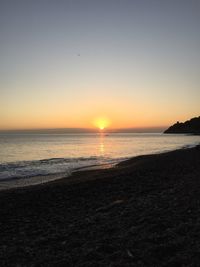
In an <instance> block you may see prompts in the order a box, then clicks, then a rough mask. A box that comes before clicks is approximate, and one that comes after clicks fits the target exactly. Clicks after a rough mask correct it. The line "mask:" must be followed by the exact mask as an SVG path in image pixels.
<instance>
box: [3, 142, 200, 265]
mask: <svg viewBox="0 0 200 267" xmlns="http://www.w3.org/2000/svg"><path fill="white" fill-rule="evenodd" d="M199 192H200V146H196V147H194V148H188V149H179V150H175V151H172V152H166V153H162V154H155V155H146V156H138V157H134V158H132V159H129V160H127V161H124V162H121V163H119V164H118V165H116V166H115V167H113V168H110V169H103V170H87V171H82V172H76V173H73V175H72V176H70V177H67V178H63V179H59V180H55V181H51V182H49V183H44V184H40V185H35V186H28V187H24V188H17V189H15V188H13V189H9V190H4V191H1V192H0V207H1V208H0V225H1V232H0V265H1V266H87V267H89V266H95V267H96V266H116V267H117V266H123V267H124V266H199V265H200V194H199Z"/></svg>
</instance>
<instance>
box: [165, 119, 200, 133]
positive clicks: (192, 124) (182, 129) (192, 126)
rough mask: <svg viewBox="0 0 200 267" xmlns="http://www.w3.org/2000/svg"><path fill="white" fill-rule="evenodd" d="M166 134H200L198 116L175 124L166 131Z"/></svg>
mask: <svg viewBox="0 0 200 267" xmlns="http://www.w3.org/2000/svg"><path fill="white" fill-rule="evenodd" d="M164 133H166V134H173V133H174V134H177V133H188V134H200V116H199V117H195V118H192V119H190V120H188V121H185V122H179V121H177V123H175V124H174V125H172V126H170V127H169V128H168V129H167V130H166V131H164Z"/></svg>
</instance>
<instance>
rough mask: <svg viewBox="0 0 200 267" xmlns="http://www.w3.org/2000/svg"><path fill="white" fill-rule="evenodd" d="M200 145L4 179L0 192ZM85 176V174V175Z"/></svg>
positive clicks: (195, 145) (68, 177) (37, 184)
mask: <svg viewBox="0 0 200 267" xmlns="http://www.w3.org/2000/svg"><path fill="white" fill-rule="evenodd" d="M198 146H199V144H191V145H187V146H183V147H181V148H177V149H174V150H167V151H161V152H155V153H152V154H142V155H137V156H133V157H130V158H127V159H125V160H122V161H118V162H117V163H103V164H101V165H91V166H85V167H80V168H76V169H75V170H72V171H71V172H70V173H67V172H62V173H55V174H48V175H36V176H30V177H19V178H18V177H14V178H11V179H9V178H8V179H2V180H0V192H1V191H4V190H12V189H18V188H26V187H32V186H39V185H43V184H47V183H51V182H54V181H57V180H60V179H61V180H62V179H69V180H71V177H72V176H73V175H74V174H76V173H77V172H78V173H79V172H81V173H82V172H86V171H93V170H94V171H101V170H104V169H112V168H115V167H116V166H118V165H120V164H121V163H122V164H123V163H125V164H126V162H127V161H129V160H134V159H135V158H138V157H148V156H151V155H160V154H165V153H170V152H173V151H177V150H185V149H190V148H194V147H198ZM83 175H84V174H83Z"/></svg>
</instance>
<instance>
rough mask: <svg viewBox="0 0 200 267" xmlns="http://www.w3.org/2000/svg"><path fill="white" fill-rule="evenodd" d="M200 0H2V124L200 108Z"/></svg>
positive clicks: (137, 117)
mask: <svg viewBox="0 0 200 267" xmlns="http://www.w3.org/2000/svg"><path fill="white" fill-rule="evenodd" d="M199 14H200V1H199V0H101V1H99V0H91V1H89V0H32V1H31V0H1V1H0V59H1V60H0V129H29V128H67V127H69V128H76V127H78V128H81V127H83V128H92V127H96V126H98V125H97V124H98V121H102V120H103V121H106V123H105V124H106V126H107V127H110V128H138V127H154V126H157V127H161V126H169V125H171V124H172V123H174V122H176V121H185V120H187V119H190V118H191V117H195V116H199V115H200V87H199V85H200V30H199V29H200V15H199Z"/></svg>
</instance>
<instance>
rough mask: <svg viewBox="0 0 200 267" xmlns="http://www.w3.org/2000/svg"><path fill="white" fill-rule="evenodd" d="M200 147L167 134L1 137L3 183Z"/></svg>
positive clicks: (195, 140)
mask: <svg viewBox="0 0 200 267" xmlns="http://www.w3.org/2000/svg"><path fill="white" fill-rule="evenodd" d="M199 143H200V136H189V135H164V134H158V133H156V134H152V133H151V134H136V133H123V134H122V133H113V134H36V133H35V134H2V133H1V134H0V180H1V181H2V180H8V179H11V178H12V179H13V178H22V177H27V178H28V177H31V176H37V175H48V174H59V173H67V174H70V173H71V172H72V171H74V170H76V169H78V168H83V167H89V166H99V165H100V166H101V167H103V166H104V164H108V165H109V164H115V163H117V162H119V161H122V160H124V159H127V158H130V157H134V156H137V155H144V154H151V153H158V152H163V151H169V150H174V149H177V148H181V147H189V146H193V145H196V144H199Z"/></svg>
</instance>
